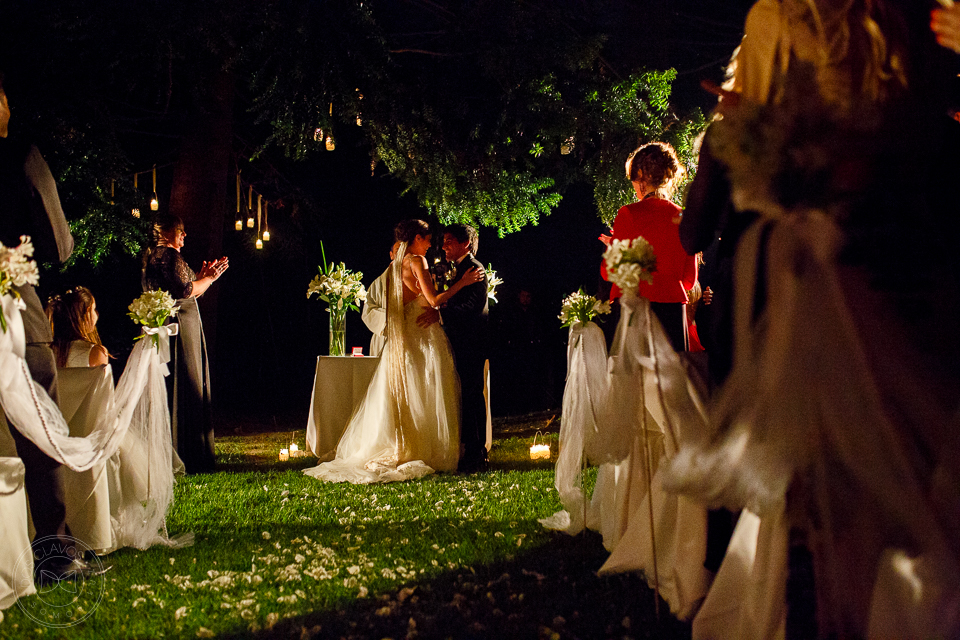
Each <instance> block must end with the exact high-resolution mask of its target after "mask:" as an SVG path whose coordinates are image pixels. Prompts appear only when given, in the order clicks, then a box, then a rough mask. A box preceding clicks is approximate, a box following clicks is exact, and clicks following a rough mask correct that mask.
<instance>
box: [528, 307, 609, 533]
mask: <svg viewBox="0 0 960 640" xmlns="http://www.w3.org/2000/svg"><path fill="white" fill-rule="evenodd" d="M567 344H568V346H567V383H566V386H565V387H564V390H563V407H562V414H561V415H562V419H561V421H560V443H561V445H560V455H559V456H558V457H557V468H556V476H555V478H554V486H555V487H556V489H557V492H558V493H559V495H560V504H562V505H563V511H558V512H557V513H555V514H553V515H552V516H550V517H549V518H544V519H542V520H541V521H540V522H541V523H542V524H543V526H545V527H546V528H548V529H555V530H558V531H565V532H567V533H569V534H570V535H576V534H578V533H580V531H582V530H583V527H584V512H585V506H586V496H585V495H584V493H583V490H582V489H581V486H580V480H581V477H580V475H581V474H580V472H581V469H582V468H583V454H584V450H585V448H587V447H588V446H590V447H593V446H595V445H593V444H592V443H594V442H595V441H596V437H597V433H598V432H599V429H600V423H601V422H602V420H601V419H600V418H599V415H600V412H601V411H604V410H605V407H606V398H607V388H608V383H607V378H606V367H607V345H606V344H605V342H604V338H603V332H602V331H601V330H600V327H598V326H597V325H596V324H594V323H593V322H588V323H587V324H585V325H583V324H580V323H579V322H578V323H576V324H574V325H571V327H570V338H569V341H568V343H567ZM588 441H589V442H590V443H591V445H587V444H585V443H586V442H588Z"/></svg>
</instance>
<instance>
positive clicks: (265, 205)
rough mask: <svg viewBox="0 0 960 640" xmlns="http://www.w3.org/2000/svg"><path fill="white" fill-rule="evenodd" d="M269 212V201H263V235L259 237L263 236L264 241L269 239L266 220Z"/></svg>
mask: <svg viewBox="0 0 960 640" xmlns="http://www.w3.org/2000/svg"><path fill="white" fill-rule="evenodd" d="M269 213H270V203H269V202H264V203H263V235H262V236H260V237H261V238H263V241H264V242H269V241H270V225H269V223H268V222H267V221H268V219H269Z"/></svg>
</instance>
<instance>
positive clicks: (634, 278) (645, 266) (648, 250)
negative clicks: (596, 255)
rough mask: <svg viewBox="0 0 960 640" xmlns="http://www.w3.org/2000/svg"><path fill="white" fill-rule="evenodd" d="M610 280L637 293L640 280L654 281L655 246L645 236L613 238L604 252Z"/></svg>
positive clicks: (621, 287) (655, 267) (624, 288)
mask: <svg viewBox="0 0 960 640" xmlns="http://www.w3.org/2000/svg"><path fill="white" fill-rule="evenodd" d="M603 259H604V261H605V262H606V264H607V275H608V277H609V279H610V282H612V283H613V284H615V285H617V286H618V287H620V289H621V290H622V291H631V292H634V293H636V291H637V287H638V286H639V285H640V282H641V281H643V282H646V283H652V282H653V273H654V272H655V271H656V270H657V256H656V254H655V253H654V252H653V246H652V245H651V244H650V243H649V242H647V240H646V239H645V238H644V237H643V236H637V237H636V238H634V239H633V240H613V241H612V242H611V243H610V246H609V247H607V250H606V251H604V252H603Z"/></svg>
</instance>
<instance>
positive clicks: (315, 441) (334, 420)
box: [307, 356, 380, 460]
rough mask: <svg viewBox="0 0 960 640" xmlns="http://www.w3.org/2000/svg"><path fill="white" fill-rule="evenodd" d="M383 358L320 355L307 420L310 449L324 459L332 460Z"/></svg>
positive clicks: (308, 446)
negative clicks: (341, 437)
mask: <svg viewBox="0 0 960 640" xmlns="http://www.w3.org/2000/svg"><path fill="white" fill-rule="evenodd" d="M379 362H380V358H379V357H372V356H363V357H358V356H320V357H318V358H317V372H316V375H315V376H314V379H313V394H312V395H311V396H310V415H309V416H308V417H307V450H308V451H310V452H311V453H313V454H314V455H315V456H317V457H318V458H319V459H320V460H332V459H333V456H334V454H335V453H336V450H337V443H338V442H339V441H340V436H342V435H343V432H344V430H345V429H346V428H347V422H349V420H350V416H352V415H353V410H354V408H355V407H356V406H357V404H358V403H359V402H360V401H361V400H363V396H364V394H365V393H366V392H367V387H368V386H369V384H370V379H371V378H373V372H374V371H376V370H377V364H378V363H379Z"/></svg>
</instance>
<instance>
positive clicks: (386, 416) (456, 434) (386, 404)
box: [304, 220, 487, 484]
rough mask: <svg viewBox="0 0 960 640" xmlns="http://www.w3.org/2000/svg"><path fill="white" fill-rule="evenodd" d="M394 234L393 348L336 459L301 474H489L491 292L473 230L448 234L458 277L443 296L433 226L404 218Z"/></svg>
mask: <svg viewBox="0 0 960 640" xmlns="http://www.w3.org/2000/svg"><path fill="white" fill-rule="evenodd" d="M394 235H395V238H396V241H397V243H398V244H396V245H394V246H395V247H396V249H395V257H394V260H393V262H392V263H391V265H390V267H389V269H388V270H387V272H386V273H385V276H386V279H387V283H386V301H387V305H386V306H387V314H386V343H385V345H384V348H383V353H382V354H381V357H380V363H379V365H378V366H377V370H376V372H375V373H374V375H373V379H372V380H371V381H370V386H369V387H368V388H367V393H366V395H365V396H364V399H363V401H362V402H361V403H360V405H359V406H358V407H357V408H356V410H355V411H354V413H353V417H352V418H351V419H350V422H349V424H348V425H347V428H346V431H345V432H344V434H343V437H342V438H341V439H340V442H339V444H338V445H337V454H336V458H334V459H333V460H331V461H330V462H325V463H322V464H320V465H318V466H316V467H313V468H311V469H307V470H305V471H304V473H306V474H307V475H310V476H313V477H316V478H318V479H320V480H326V481H329V482H352V483H355V484H370V483H375V482H395V481H399V480H409V479H413V478H419V477H422V476H425V475H427V474H429V473H432V472H434V471H454V470H455V469H457V468H458V467H459V469H460V470H461V471H464V472H470V471H477V470H482V469H484V468H485V467H486V449H485V447H484V439H485V432H484V425H485V424H486V409H485V404H484V400H483V362H484V353H483V349H482V344H483V341H484V335H483V334H484V331H485V328H486V327H485V325H486V319H487V289H486V275H485V274H484V272H483V267H482V265H481V264H480V263H479V262H478V261H477V260H476V259H475V258H474V257H473V253H474V252H475V251H476V243H477V234H476V231H475V230H474V229H472V228H471V227H467V226H465V225H454V226H452V227H448V228H447V230H446V232H445V233H444V238H443V249H444V252H445V253H446V254H447V259H448V260H450V261H451V262H453V263H454V265H455V268H456V277H455V278H454V281H453V283H452V284H451V286H450V288H449V289H447V290H446V291H443V292H438V291H437V288H436V286H435V285H434V282H433V278H432V277H431V275H430V272H429V271H428V265H427V260H426V257H425V256H426V253H427V250H428V249H429V248H430V247H431V246H432V241H433V237H432V236H431V233H430V227H429V225H428V224H427V223H426V222H424V221H423V220H407V221H405V222H401V223H400V224H399V225H397V227H396V229H395V230H394ZM441 324H442V326H441ZM461 389H462V390H463V392H462V397H463V400H462V412H461ZM461 413H462V417H463V419H462V422H461ZM461 442H462V444H463V456H462V458H461V455H460V454H461V452H460V449H461V447H460V445H461Z"/></svg>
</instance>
